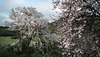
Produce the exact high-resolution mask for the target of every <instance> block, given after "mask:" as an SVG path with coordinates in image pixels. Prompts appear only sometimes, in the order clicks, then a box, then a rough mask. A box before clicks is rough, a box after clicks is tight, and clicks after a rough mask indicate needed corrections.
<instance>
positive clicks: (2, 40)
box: [0, 37, 16, 45]
mask: <svg viewBox="0 0 100 57" xmlns="http://www.w3.org/2000/svg"><path fill="white" fill-rule="evenodd" d="M11 38H12V37H0V44H7V45H9V44H12V43H13V42H15V41H16V39H11Z"/></svg>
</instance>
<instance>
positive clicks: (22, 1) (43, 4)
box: [0, 0, 60, 24]
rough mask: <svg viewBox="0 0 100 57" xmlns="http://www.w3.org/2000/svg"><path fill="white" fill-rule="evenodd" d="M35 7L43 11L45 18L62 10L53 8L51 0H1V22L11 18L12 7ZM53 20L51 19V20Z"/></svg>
mask: <svg viewBox="0 0 100 57" xmlns="http://www.w3.org/2000/svg"><path fill="white" fill-rule="evenodd" d="M24 6H26V7H30V6H32V7H35V8H36V9H37V10H38V11H39V12H41V13H43V15H44V18H46V19H49V18H48V17H49V15H57V14H56V12H55V11H58V12H60V10H58V9H57V10H52V9H53V5H52V1H51V0H1V1H0V24H1V23H3V21H4V20H7V19H8V20H9V14H10V9H11V8H15V7H24ZM50 21H51V20H50Z"/></svg>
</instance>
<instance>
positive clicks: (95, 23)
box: [53, 0, 100, 57]
mask: <svg viewBox="0 0 100 57" xmlns="http://www.w3.org/2000/svg"><path fill="white" fill-rule="evenodd" d="M53 3H54V4H53V5H54V8H59V9H60V10H61V11H62V13H61V14H60V15H61V18H62V23H61V26H59V31H60V32H59V33H60V34H62V36H63V39H62V41H61V46H60V48H62V49H63V52H62V54H63V55H64V56H65V57H66V56H68V57H92V56H94V57H95V56H96V57H99V56H100V45H99V44H100V39H99V38H100V37H98V35H97V32H96V31H98V30H100V0H53Z"/></svg>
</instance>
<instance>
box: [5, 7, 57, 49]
mask: <svg viewBox="0 0 100 57" xmlns="http://www.w3.org/2000/svg"><path fill="white" fill-rule="evenodd" d="M42 17H43V15H42V14H41V13H40V12H38V11H37V10H36V9H35V8H33V7H17V8H13V9H12V10H11V14H10V19H11V20H12V21H11V22H8V21H6V22H5V23H6V25H8V26H10V28H12V29H17V30H19V31H20V34H19V36H20V38H18V40H17V41H16V42H15V43H13V44H12V45H14V46H16V47H15V50H18V49H19V50H23V49H24V50H26V48H25V47H34V44H35V43H36V42H35V41H40V42H42V41H43V42H47V43H48V42H51V41H53V39H54V38H55V36H54V35H52V34H50V31H49V30H48V21H47V20H46V19H43V18H42ZM42 44H43V43H42ZM41 46H42V45H41ZM41 46H39V47H41Z"/></svg>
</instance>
